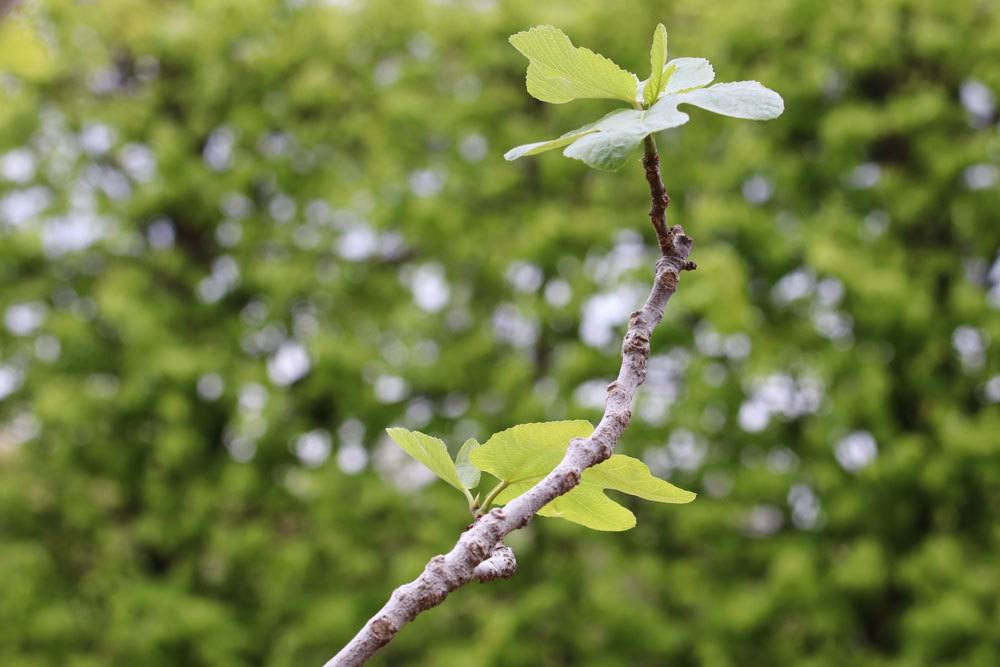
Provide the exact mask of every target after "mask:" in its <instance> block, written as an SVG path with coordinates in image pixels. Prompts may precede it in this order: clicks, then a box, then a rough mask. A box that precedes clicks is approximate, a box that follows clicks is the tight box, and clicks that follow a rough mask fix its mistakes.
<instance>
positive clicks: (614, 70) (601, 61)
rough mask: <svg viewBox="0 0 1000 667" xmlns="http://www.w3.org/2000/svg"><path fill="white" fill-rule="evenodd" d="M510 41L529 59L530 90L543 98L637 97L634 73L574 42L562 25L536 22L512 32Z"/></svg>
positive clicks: (559, 101) (559, 100) (558, 100)
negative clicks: (515, 32) (519, 30)
mask: <svg viewBox="0 0 1000 667" xmlns="http://www.w3.org/2000/svg"><path fill="white" fill-rule="evenodd" d="M510 43H511V44H513V45H514V48H515V49H517V50H518V51H520V52H521V53H522V54H523V55H524V56H525V57H526V58H527V59H528V61H529V62H528V75H527V86H528V93H529V94H530V95H531V96H532V97H534V98H536V99H539V100H541V101H542V102H550V103H552V104H563V103H565V102H571V101H573V100H576V99H585V98H609V99H615V100H623V101H625V102H628V103H629V104H632V103H633V101H634V100H635V95H636V87H637V86H638V83H639V80H638V78H637V77H636V76H635V75H634V74H632V73H630V72H626V71H625V70H623V69H622V68H621V67H619V66H618V65H616V64H615V63H613V62H612V61H611V60H608V59H607V58H605V57H604V56H602V55H600V54H598V53H594V52H593V51H591V50H590V49H585V48H583V47H576V46H573V42H571V41H570V39H569V37H567V36H566V35H565V33H563V31H561V30H559V29H558V28H555V27H553V26H550V25H540V26H535V27H534V28H531V29H529V30H526V31H524V32H519V33H517V34H514V35H511V36H510Z"/></svg>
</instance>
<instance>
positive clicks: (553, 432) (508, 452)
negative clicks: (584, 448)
mask: <svg viewBox="0 0 1000 667" xmlns="http://www.w3.org/2000/svg"><path fill="white" fill-rule="evenodd" d="M593 431H594V427H593V426H592V425H591V424H590V422H587V421H583V420H574V421H558V422H543V423H535V424H520V425H519V426H513V427H511V428H509V429H507V430H505V431H500V432H499V433H494V434H493V435H492V436H490V439H489V440H487V441H486V442H485V443H483V445H482V446H481V447H479V448H478V449H476V450H475V451H474V452H472V455H471V456H470V457H469V459H470V460H471V461H472V463H473V464H474V465H475V466H476V467H477V468H479V469H480V470H482V471H483V472H488V473H489V474H491V475H493V476H494V477H496V478H497V479H499V480H503V481H505V482H507V483H508V484H513V483H516V482H519V481H522V480H525V479H534V480H536V481H537V480H539V479H541V478H542V477H544V476H545V475H547V474H548V473H549V471H550V470H552V469H553V468H555V467H556V465H557V464H558V463H559V461H560V460H562V457H563V454H565V453H566V448H567V447H568V446H569V441H570V440H572V439H573V438H586V437H587V436H588V435H590V434H591V433H593Z"/></svg>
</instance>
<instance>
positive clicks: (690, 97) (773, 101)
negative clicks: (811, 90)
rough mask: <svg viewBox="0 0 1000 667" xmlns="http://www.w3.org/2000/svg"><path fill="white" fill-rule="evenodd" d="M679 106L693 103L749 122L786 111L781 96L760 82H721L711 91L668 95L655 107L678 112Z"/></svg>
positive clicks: (698, 90) (697, 90) (769, 117)
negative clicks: (670, 108)
mask: <svg viewBox="0 0 1000 667" xmlns="http://www.w3.org/2000/svg"><path fill="white" fill-rule="evenodd" d="M678 104H693V105H695V106H699V107H701V108H702V109H707V110H708V111H713V112H715V113H718V114H722V115H724V116H732V117H733V118H746V119H749V120H771V119H772V118H777V117H778V116H780V115H781V113H782V112H783V111H784V110H785V101H784V100H783V99H781V95H779V94H778V93H776V92H774V91H773V90H771V89H770V88H766V87H765V86H762V85H761V84H760V83H758V82H756V81H734V82H732V83H717V84H715V85H714V86H709V87H708V88H698V89H695V90H691V91H688V92H684V93H677V94H672V95H664V96H663V97H662V98H661V99H660V101H659V102H657V103H656V104H655V105H654V107H653V108H654V109H655V108H656V107H663V108H669V107H673V108H674V109H676V108H677V105H678Z"/></svg>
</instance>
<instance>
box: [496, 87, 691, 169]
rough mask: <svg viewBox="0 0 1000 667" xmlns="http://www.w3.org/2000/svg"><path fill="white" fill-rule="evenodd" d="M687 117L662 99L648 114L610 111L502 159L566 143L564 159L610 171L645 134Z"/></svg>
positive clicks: (632, 149)
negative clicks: (569, 130) (549, 139)
mask: <svg viewBox="0 0 1000 667" xmlns="http://www.w3.org/2000/svg"><path fill="white" fill-rule="evenodd" d="M689 118H690V117H689V116H688V115H687V114H686V113H684V112H682V111H678V110H677V104H676V103H674V104H670V103H664V102H663V101H662V100H661V102H658V103H656V104H654V105H653V107H652V108H650V109H649V110H648V111H639V110H636V109H621V110H620V111H612V112H611V113H609V114H607V115H606V116H604V117H603V118H601V119H600V120H598V121H596V122H593V123H590V124H588V125H584V126H583V127H580V128H577V129H576V130H573V131H572V132H567V133H566V134H564V135H563V136H561V137H559V138H558V139H553V140H552V141H539V142H537V143H534V144H525V145H524V146H518V147H517V148H513V149H511V150H509V151H507V153H506V154H505V155H504V157H506V158H507V159H508V160H516V159H517V158H519V157H522V156H524V155H533V154H535V153H541V152H544V151H546V150H550V149H552V148H558V147H560V146H564V145H566V144H567V143H569V144H570V146H569V147H567V148H566V150H565V151H563V155H565V156H566V157H571V158H574V159H577V160H582V161H583V162H586V163H587V164H588V165H589V166H591V167H594V168H595V169H607V170H611V171H613V170H616V169H620V168H621V166H622V165H623V164H625V161H626V160H627V159H628V157H629V156H630V155H631V154H632V152H633V151H634V150H635V149H636V148H637V147H638V146H639V144H640V143H642V140H643V138H645V136H646V135H647V134H652V133H653V132H659V131H660V130H666V129H668V128H671V127H677V126H678V125H683V124H684V123H686V122H688V120H689Z"/></svg>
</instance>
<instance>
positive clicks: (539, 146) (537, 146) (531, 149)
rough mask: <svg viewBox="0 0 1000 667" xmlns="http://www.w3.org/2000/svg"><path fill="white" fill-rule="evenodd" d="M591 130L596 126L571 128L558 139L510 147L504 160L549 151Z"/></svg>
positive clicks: (504, 155)
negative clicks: (571, 129) (578, 128)
mask: <svg viewBox="0 0 1000 667" xmlns="http://www.w3.org/2000/svg"><path fill="white" fill-rule="evenodd" d="M591 132H597V129H596V128H588V129H582V128H581V129H580V130H573V131H572V132H567V133H566V134H564V135H562V136H561V137H559V138H558V139H550V140H549V141H538V142H535V143H533V144H524V145H521V146H516V147H514V148H511V149H510V150H509V151H507V152H506V153H504V154H503V157H504V159H505V160H516V159H517V158H519V157H524V156H525V155H538V154H539V153H544V152H545V151H551V150H553V149H555V148H562V147H563V146H565V145H566V144H571V143H573V142H574V141H576V140H577V139H579V138H580V137H582V136H583V135H585V134H589V133H591Z"/></svg>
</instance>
